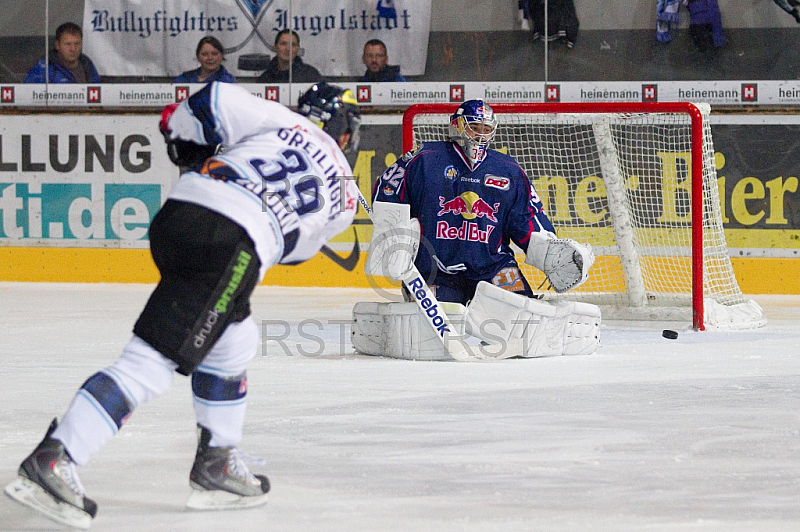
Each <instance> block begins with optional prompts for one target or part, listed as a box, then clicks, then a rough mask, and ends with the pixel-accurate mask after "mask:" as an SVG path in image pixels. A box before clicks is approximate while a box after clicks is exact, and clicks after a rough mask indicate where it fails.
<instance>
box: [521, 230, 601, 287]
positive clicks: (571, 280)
mask: <svg viewBox="0 0 800 532" xmlns="http://www.w3.org/2000/svg"><path fill="white" fill-rule="evenodd" d="M525 262H526V263H527V264H530V265H531V266H533V267H535V268H538V269H540V270H541V271H543V272H544V274H545V275H546V276H547V280H548V281H550V284H551V285H552V286H553V290H555V291H556V292H558V293H559V294H560V293H562V292H566V291H567V290H571V289H573V288H575V287H576V286H579V285H580V284H582V283H584V282H585V281H586V279H588V278H589V268H591V266H592V264H593V263H594V253H592V248H591V246H590V245H589V244H580V243H578V242H575V241H574V240H571V239H569V238H556V236H555V235H554V234H552V233H542V232H537V233H532V234H531V240H530V242H529V243H528V250H527V253H526V255H525Z"/></svg>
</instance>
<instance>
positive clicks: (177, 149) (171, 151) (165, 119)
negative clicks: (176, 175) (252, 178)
mask: <svg viewBox="0 0 800 532" xmlns="http://www.w3.org/2000/svg"><path fill="white" fill-rule="evenodd" d="M178 105H180V104H177V103H171V104H169V105H167V106H166V107H164V110H163V111H161V120H160V121H159V123H158V129H159V130H160V131H161V134H162V135H163V136H164V142H166V143H167V156H168V157H169V160H170V161H172V164H174V165H175V166H181V167H189V168H194V167H197V166H201V165H202V164H203V163H204V162H205V161H206V159H208V158H209V157H212V156H214V155H215V154H216V153H217V149H218V148H219V145H218V144H211V145H206V144H197V143H195V142H192V141H190V140H182V139H178V138H172V130H171V129H170V127H169V119H170V118H171V117H172V114H173V113H174V112H175V110H176V109H177V108H178Z"/></svg>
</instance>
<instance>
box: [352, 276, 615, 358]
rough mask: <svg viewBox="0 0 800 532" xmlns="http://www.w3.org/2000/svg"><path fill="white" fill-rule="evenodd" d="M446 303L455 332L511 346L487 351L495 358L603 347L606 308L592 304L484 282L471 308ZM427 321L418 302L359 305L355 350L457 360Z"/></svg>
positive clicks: (572, 352)
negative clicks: (533, 296)
mask: <svg viewBox="0 0 800 532" xmlns="http://www.w3.org/2000/svg"><path fill="white" fill-rule="evenodd" d="M441 305H442V307H443V310H444V311H445V312H446V313H447V315H448V317H449V318H450V320H451V321H452V322H453V325H454V326H456V327H457V330H456V331H453V332H454V333H456V334H469V335H472V336H475V337H476V338H479V339H481V340H483V341H484V342H488V343H490V344H494V345H498V344H499V345H501V346H504V347H505V348H504V349H499V350H498V349H494V348H493V349H491V350H489V349H486V350H483V352H484V354H485V355H487V356H488V357H491V358H509V357H542V356H559V355H589V354H592V353H594V352H595V351H597V347H598V344H599V332H600V320H601V316H600V308H599V307H597V306H596V305H591V304H588V303H576V302H567V301H559V300H553V301H543V300H539V299H531V298H526V297H524V296H520V295H518V294H514V293H512V292H509V291H507V290H503V289H502V288H499V287H497V286H494V285H493V284H491V283H487V282H481V283H479V284H478V288H477V290H476V292H475V297H474V298H473V299H472V301H471V302H470V303H469V305H467V306H466V307H464V306H463V305H459V304H458V303H442V304H441ZM424 320H425V317H424V316H422V315H421V314H420V312H419V309H418V307H417V305H416V304H415V303H371V302H361V303H357V304H356V305H355V306H354V307H353V323H352V328H351V331H352V332H351V335H352V343H353V347H354V348H355V349H356V351H358V352H359V353H362V354H366V355H379V356H388V357H392V358H402V359H409V360H452V357H450V355H449V354H447V352H446V351H445V349H444V347H443V346H442V342H441V340H440V339H439V338H437V337H436V335H435V333H434V331H433V330H432V329H431V328H430V327H429V326H428V324H427V323H425V321H424ZM478 349H482V348H481V347H478Z"/></svg>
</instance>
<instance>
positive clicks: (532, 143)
mask: <svg viewBox="0 0 800 532" xmlns="http://www.w3.org/2000/svg"><path fill="white" fill-rule="evenodd" d="M656 105H657V104H645V105H644V107H646V109H647V112H609V111H608V108H609V106H607V105H606V106H605V107H604V108H603V104H600V105H599V106H597V107H598V109H597V110H595V111H594V112H587V108H590V107H591V106H590V105H588V106H587V105H582V106H580V112H573V111H575V110H576V106H575V105H570V104H561V106H560V107H559V105H558V104H555V105H550V106H546V105H544V104H518V105H517V104H498V105H494V106H493V108H494V110H495V113H496V115H497V118H498V122H499V124H500V126H499V128H498V132H497V135H496V136H495V138H494V140H493V142H492V146H491V147H492V148H494V149H497V150H500V151H504V152H507V153H509V154H510V155H512V156H513V157H514V158H516V160H517V161H518V162H519V163H520V164H521V165H522V167H523V168H524V169H525V172H526V173H527V175H528V177H529V178H530V179H531V180H532V182H533V184H534V186H535V188H536V191H537V192H538V194H539V196H540V197H541V198H542V201H543V202H544V205H545V208H546V209H547V213H548V215H549V217H550V219H551V220H552V222H553V224H554V225H555V227H556V229H557V232H558V235H559V236H561V237H568V238H572V239H575V240H577V241H579V242H588V243H590V244H591V245H592V248H593V250H594V252H595V255H596V257H597V260H596V262H595V264H594V266H593V267H592V270H591V273H590V278H589V280H588V281H587V282H586V283H585V284H583V285H581V286H580V287H578V288H577V289H575V290H573V291H572V292H569V293H567V294H560V295H557V297H559V298H571V299H576V300H581V301H587V302H592V303H595V304H599V305H602V306H603V312H604V317H606V318H619V319H622V318H633V319H664V320H672V319H679V320H684V319H685V320H688V321H690V322H692V324H693V326H695V327H696V328H704V326H708V327H716V328H728V329H731V328H751V327H759V326H762V325H764V324H765V323H766V320H765V318H764V315H763V312H762V311H761V308H760V307H759V306H758V305H757V304H756V303H755V302H753V301H751V300H749V299H747V298H746V297H744V296H743V295H742V292H741V290H740V289H739V286H738V284H737V282H736V277H735V276H734V272H733V268H732V265H731V261H730V257H729V255H728V248H727V245H726V243H725V233H724V231H723V226H722V215H721V209H720V201H719V192H718V189H717V186H718V185H717V176H716V168H715V164H714V161H715V160H714V157H715V154H714V148H713V144H712V139H711V127H710V125H709V122H708V114H709V113H710V108H709V106H708V105H706V104H698V105H697V106H696V107H694V106H690V104H685V105H687V106H688V107H690V108H693V109H694V110H695V111H696V110H698V109H699V111H700V113H702V117H703V120H702V127H700V126H699V123H698V122H696V123H695V127H694V128H693V127H692V115H691V114H690V113H688V112H674V111H670V112H666V111H660V110H659V109H657V108H656ZM415 107H417V108H419V110H420V111H421V112H416V111H415V110H414V108H415ZM432 107H434V106H412V108H410V109H409V111H407V113H406V120H405V121H404V138H405V139H406V142H408V141H409V138H410V135H413V142H414V144H415V145H416V144H419V143H420V142H425V141H433V140H444V139H446V136H447V126H448V124H449V113H451V112H452V111H448V110H447V109H438V112H436V111H437V110H436V109H432ZM562 110H564V111H569V112H561V111H562ZM533 111H535V112H533ZM412 124H413V126H411V125H412ZM409 127H413V129H411V131H409ZM693 131H694V132H693ZM693 135H694V138H695V140H696V142H695V143H694V149H695V150H697V151H698V155H699V157H700V158H701V159H702V170H701V171H700V173H701V174H702V194H696V193H695V192H693V190H692V174H693V171H692V160H693V143H692V139H693ZM698 135H699V136H700V139H699V140H700V141H701V142H697V140H698ZM405 147H408V146H405ZM697 167H698V168H700V166H699V165H698V166H697ZM693 209H695V210H696V211H695V218H694V220H696V221H698V224H701V225H702V231H694V232H693V230H692V227H693V216H692V211H693ZM698 224H695V225H698ZM523 261H524V256H523V255H522V254H521V252H520V254H519V256H518V262H519V263H520V265H521V266H522V268H523V273H524V275H525V276H526V277H527V278H528V280H529V281H530V282H531V285H532V286H534V287H537V286H539V285H541V284H542V283H544V282H545V278H544V275H543V274H542V273H541V272H539V271H538V270H536V269H535V268H533V267H531V266H528V265H525V264H524V262H523ZM693 261H696V262H695V264H696V265H697V267H698V268H699V267H700V265H702V279H700V278H699V275H695V276H693V274H692V265H693ZM545 286H546V285H545ZM552 294H553V296H556V294H555V293H552ZM693 296H694V297H693ZM698 313H699V316H698Z"/></svg>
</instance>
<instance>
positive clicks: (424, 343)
mask: <svg viewBox="0 0 800 532" xmlns="http://www.w3.org/2000/svg"><path fill="white" fill-rule="evenodd" d="M439 304H440V305H441V307H442V309H443V310H444V311H445V313H446V314H447V316H448V318H450V321H451V322H452V323H453V326H454V327H455V331H453V332H454V333H455V334H459V335H461V334H464V313H465V311H466V308H465V307H464V305H459V304H458V303H442V302H440V303H439ZM350 335H351V341H352V343H353V347H354V348H355V350H356V351H358V352H359V353H361V354H364V355H377V356H386V357H392V358H404V359H408V360H453V357H451V356H450V355H449V354H448V353H447V351H445V349H444V345H443V344H442V340H441V339H440V338H439V337H438V336H437V334H436V332H434V330H433V329H432V328H431V326H430V324H428V322H427V320H426V319H425V316H423V315H422V314H421V313H420V310H419V307H418V306H417V304H416V303H402V302H401V303H397V302H395V303H371V302H360V303H356V304H355V306H354V307H353V323H352V327H351V332H350Z"/></svg>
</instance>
